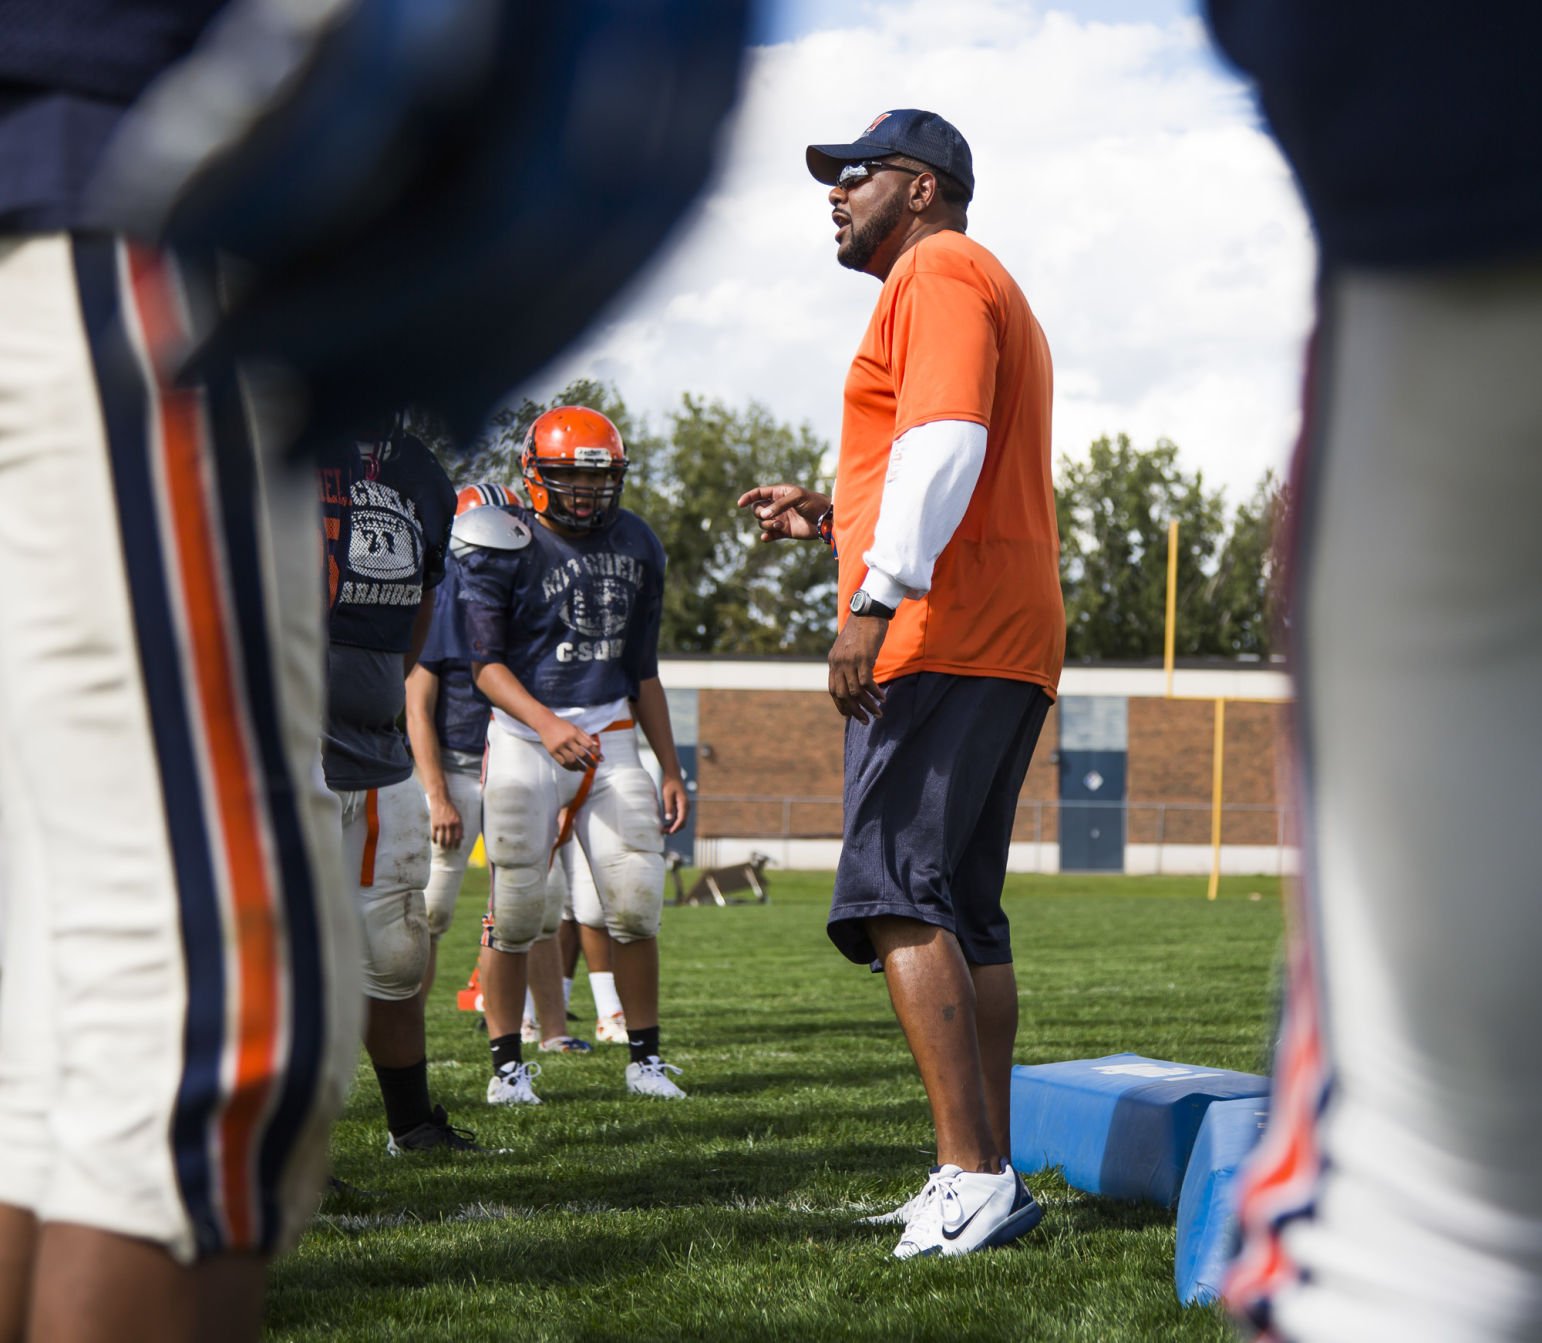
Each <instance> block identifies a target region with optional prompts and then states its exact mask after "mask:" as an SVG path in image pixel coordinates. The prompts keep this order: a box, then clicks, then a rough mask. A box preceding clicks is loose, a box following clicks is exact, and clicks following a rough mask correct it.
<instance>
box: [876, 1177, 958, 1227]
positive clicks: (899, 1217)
mask: <svg viewBox="0 0 1542 1343" xmlns="http://www.w3.org/2000/svg"><path fill="white" fill-rule="evenodd" d="M939 1169H940V1167H937V1166H933V1167H932V1173H931V1175H930V1176H929V1177H928V1178H927V1181H926V1183H925V1184H924V1185H922V1186H921V1192H920V1193H919V1194H916V1195H915V1196H914V1197H912V1198H907V1199H906V1200H905V1201H904V1202H903V1203H901V1204H900V1205H899V1207H897V1208H894V1209H892V1210H891V1211H889V1212H875V1213H874V1214H873V1215H872V1216H871V1217H859V1218H858V1219H857V1224H858V1225H859V1226H908V1225H909V1224H910V1223H911V1222H912V1221H913V1220H915V1218H916V1216H917V1215H918V1214H919V1213H920V1211H921V1208H922V1206H923V1205H924V1204H925V1202H926V1196H927V1193H928V1192H929V1191H930V1190H931V1187H932V1181H933V1180H934V1179H935V1178H936V1176H937V1172H938V1170H939Z"/></svg>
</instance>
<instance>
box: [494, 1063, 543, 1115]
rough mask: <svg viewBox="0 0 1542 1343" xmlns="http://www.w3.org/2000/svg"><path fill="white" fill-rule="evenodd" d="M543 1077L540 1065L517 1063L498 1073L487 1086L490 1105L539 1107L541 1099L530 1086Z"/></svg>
mask: <svg viewBox="0 0 1542 1343" xmlns="http://www.w3.org/2000/svg"><path fill="white" fill-rule="evenodd" d="M540 1075H541V1065H540V1064H539V1063H516V1064H515V1065H514V1066H513V1067H512V1068H505V1069H503V1070H502V1071H501V1072H496V1073H494V1074H493V1076H492V1080H491V1081H490V1082H489V1083H488V1084H487V1103H488V1104H489V1105H539V1104H540V1103H541V1098H540V1097H539V1096H537V1095H536V1094H535V1089H534V1088H533V1087H532V1086H531V1085H530V1084H531V1083H532V1082H533V1081H535V1079H536V1078H537V1077H539V1076H540Z"/></svg>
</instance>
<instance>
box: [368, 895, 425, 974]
mask: <svg viewBox="0 0 1542 1343" xmlns="http://www.w3.org/2000/svg"><path fill="white" fill-rule="evenodd" d="M361 913H362V915H363V919H364V994H365V996H366V997H368V998H380V999H382V1000H384V1001H386V1002H397V1001H399V1000H401V999H403V998H410V997H412V995H413V994H415V993H416V992H417V991H418V989H419V987H420V986H421V985H422V983H423V974H424V971H426V970H427V969H428V948H429V935H428V908H427V905H426V904H425V902H424V900H423V892H422V891H402V890H395V891H389V892H383V893H382V894H381V895H380V896H379V897H378V898H374V899H372V898H371V894H370V892H369V891H368V890H365V891H364V892H363V909H362V910H361Z"/></svg>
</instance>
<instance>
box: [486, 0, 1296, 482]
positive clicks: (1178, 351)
mask: <svg viewBox="0 0 1542 1343" xmlns="http://www.w3.org/2000/svg"><path fill="white" fill-rule="evenodd" d="M753 41H754V45H753V46H752V48H751V50H750V52H749V56H748V60H747V64H746V68H745V75H744V88H743V94H742V96H741V99H740V104H739V107H738V109H737V111H736V113H735V115H734V117H733V119H732V121H731V123H730V124H729V125H727V126H725V128H724V131H723V135H722V140H721V148H720V154H719V168H718V172H717V175H716V178H715V180H714V181H713V183H712V184H711V185H710V186H709V188H708V190H707V191H706V193H705V194H704V195H703V196H702V198H701V199H700V200H699V201H697V203H696V204H695V206H693V207H692V210H691V211H690V212H689V213H688V215H687V218H686V220H685V221H684V223H683V224H682V225H681V227H680V228H679V229H678V230H677V232H676V234H675V236H674V238H673V239H672V240H671V244H670V246H669V247H668V248H667V249H666V250H665V252H664V253H663V254H661V257H660V258H659V260H658V261H657V262H656V263H655V264H654V265H653V266H652V267H651V268H650V270H649V271H648V272H647V273H646V274H645V275H644V276H643V277H642V278H641V279H640V280H639V281H638V282H637V283H635V284H634V285H632V286H631V287H630V288H629V289H627V290H626V291H625V292H623V293H622V294H621V295H620V296H618V298H617V300H616V301H615V302H614V303H613V304H612V306H611V308H610V309H609V310H608V311H607V312H606V313H605V314H604V315H603V316H602V317H601V319H600V320H599V321H598V322H597V323H596V324H595V325H594V326H593V327H591V328H590V330H589V332H588V333H587V334H586V336H585V337H584V338H583V339H582V340H581V341H580V342H579V343H578V344H577V345H575V346H573V347H571V348H570V349H569V350H568V351H567V352H565V353H564V354H563V355H562V356H560V357H559V358H558V359H557V360H556V361H554V362H553V364H552V365H550V366H548V368H546V369H545V370H543V371H542V372H541V373H540V374H538V375H537V376H536V377H535V378H534V379H532V380H531V382H529V383H528V384H526V385H525V386H524V387H523V388H521V389H520V394H523V395H529V396H531V397H533V398H535V399H537V400H545V399H547V398H549V397H551V396H553V395H554V394H555V393H556V392H557V391H558V390H559V389H560V388H561V387H562V386H564V385H565V384H566V383H567V382H568V381H569V380H571V379H572V378H575V377H594V378H598V379H601V380H603V381H605V382H609V383H612V384H613V385H614V386H615V387H616V388H617V389H618V390H619V391H620V393H621V395H622V396H623V398H624V399H625V400H626V402H627V405H628V407H629V408H630V409H632V410H634V411H639V412H642V413H643V414H645V415H646V416H647V417H648V418H649V419H650V420H651V421H653V423H654V424H655V426H656V427H660V428H662V427H663V421H664V417H665V416H666V415H667V413H668V412H669V410H671V409H672V408H673V407H676V406H678V405H679V401H680V397H681V395H682V394H683V393H687V392H689V393H692V394H694V395H698V396H704V397H711V398H718V399H721V400H723V401H725V402H727V403H728V404H729V405H731V406H743V405H745V404H747V403H748V402H750V401H752V400H753V401H758V402H760V403H761V404H763V405H764V406H765V407H767V409H768V410H770V412H771V413H772V414H773V415H775V416H776V417H777V418H778V419H780V420H783V421H786V422H790V423H793V424H799V423H805V422H806V423H807V424H809V425H810V426H811V427H812V428H813V430H814V432H815V433H816V434H818V435H819V436H820V437H821V438H823V439H824V440H826V441H827V442H828V443H829V444H830V445H831V447H832V449H833V448H834V447H835V446H836V445H837V443H838V440H839V436H840V414H841V387H842V383H843V382H844V380H845V376H846V369H847V366H848V364H849V362H850V359H851V356H852V354H853V353H854V352H855V350H856V347H857V343H858V341H859V340H860V339H861V336H862V333H863V330H864V329H865V327H866V324H867V320H868V317H869V315H870V314H871V312H872V308H873V304H874V302H875V301H876V299H877V296H878V282H877V281H876V280H875V279H873V278H872V277H870V276H867V275H862V274H858V273H856V272H853V271H847V270H844V269H842V268H841V267H840V266H838V265H837V264H836V262H835V242H834V225H833V224H832V223H831V220H830V206H829V203H828V201H827V200H826V191H827V188H825V187H822V186H820V185H819V184H818V183H817V182H815V181H814V180H813V179H812V178H811V177H810V176H809V175H808V171H807V169H806V167H805V166H804V157H803V150H804V147H805V146H806V145H807V144H809V143H815V142H821V141H823V142H847V141H850V140H853V139H856V138H857V136H858V135H859V134H860V133H861V131H862V129H863V128H864V127H865V126H866V125H867V124H868V123H869V122H871V121H872V119H873V118H874V117H875V116H876V115H877V114H878V113H879V112H881V111H885V110H887V109H890V108H895V107H924V108H928V109H930V110H932V111H936V112H939V113H941V114H942V115H943V116H945V117H946V118H947V119H948V120H950V121H952V122H953V123H954V125H956V126H957V127H958V128H959V130H960V131H962V132H963V134H964V136H965V138H966V139H967V140H968V141H969V144H970V147H971V149H972V151H973V154H974V165H975V181H976V189H975V198H974V202H973V204H972V205H971V207H970V212H969V233H970V235H971V236H972V237H974V238H976V239H977V240H978V241H980V242H981V243H982V244H984V245H985V246H986V247H988V248H989V249H990V250H991V251H993V252H994V253H995V254H996V255H997V256H998V257H999V258H1000V259H1001V260H1002V261H1003V263H1005V265H1006V267H1007V269H1008V270H1009V271H1010V272H1011V273H1012V274H1013V276H1014V277H1015V278H1016V279H1017V281H1018V284H1019V285H1020V286H1021V287H1022V289H1023V292H1024V293H1025V294H1026V295H1027V297H1028V301H1029V304H1030V306H1031V307H1032V308H1033V310H1034V312H1035V314H1036V315H1037V317H1038V319H1039V321H1040V323H1041V325H1042V326H1043V327H1044V330H1045V332H1046V334H1047V336H1048V338H1049V342H1050V348H1051V351H1052V354H1053V357H1054V363H1055V403H1054V450H1055V455H1056V459H1057V461H1058V459H1059V458H1060V457H1061V456H1062V455H1069V456H1071V457H1082V456H1084V455H1085V453H1086V450H1087V446H1088V444H1090V443H1091V442H1092V440H1093V439H1095V438H1096V437H1098V436H1099V435H1102V434H1109V435H1113V434H1117V433H1121V432H1123V433H1127V434H1129V435H1130V437H1131V439H1132V440H1133V441H1134V442H1135V443H1136V444H1137V445H1138V446H1150V445H1151V444H1152V443H1154V442H1155V441H1156V439H1157V438H1159V437H1166V438H1170V439H1172V440H1173V441H1174V442H1176V443H1177V444H1178V445H1179V449H1180V455H1179V461H1180V463H1181V465H1182V466H1183V468H1184V469H1185V470H1187V471H1191V472H1192V471H1199V472H1201V473H1202V475H1203V477H1204V480H1205V482H1206V484H1207V485H1209V486H1211V487H1212V488H1222V489H1224V490H1225V491H1226V495H1227V498H1228V500H1229V501H1230V502H1231V503H1237V502H1240V501H1241V500H1243V499H1244V498H1246V497H1247V496H1248V495H1249V494H1250V493H1251V492H1252V489H1253V487H1254V486H1255V484H1256V483H1257V482H1258V480H1259V479H1260V477H1261V476H1262V475H1263V473H1264V472H1265V471H1266V470H1274V471H1275V472H1276V473H1277V474H1278V473H1280V472H1281V471H1282V470H1283V468H1284V466H1285V464H1286V462H1287V460H1288V456H1289V452H1290V447H1291V444H1292V441H1293V438H1294V435H1295V433H1296V429H1297V426H1298V423H1299V411H1298V402H1299V390H1300V364H1301V354H1302V348H1303V344H1304V341H1305V337H1306V333H1307V330H1308V327H1309V324H1310V321H1311V312H1312V304H1311V291H1312V272H1313V259H1312V258H1313V252H1312V242H1311V235H1310V231H1309V229H1308V226H1307V223H1306V219H1305V216H1304V214H1303V212H1302V210H1301V207H1300V205H1299V202H1298V200H1297V197H1296V193H1295V190H1294V187H1293V185H1292V183H1291V180H1290V175H1289V172H1288V170H1287V168H1286V166H1285V164H1284V162H1283V160H1282V159H1281V157H1280V155H1279V153H1278V151H1277V150H1276V149H1275V147H1274V145H1273V143H1272V142H1271V141H1270V140H1269V138H1268V137H1267V135H1266V134H1265V133H1264V132H1263V130H1262V129H1261V127H1260V125H1259V122H1258V118H1257V114H1256V111H1255V109H1254V105H1253V102H1252V100H1251V97H1250V95H1249V93H1248V90H1247V88H1246V86H1245V85H1244V84H1243V83H1242V82H1241V81H1240V80H1239V79H1238V78H1237V77H1236V76H1235V75H1234V74H1233V73H1232V72H1231V71H1230V70H1229V69H1228V68H1226V67H1225V66H1223V65H1222V63H1221V62H1220V61H1219V60H1218V58H1217V57H1216V56H1215V54H1214V53H1213V51H1212V50H1211V48H1210V45H1209V42H1208V39H1207V36H1206V33H1205V30H1204V27H1203V24H1202V22H1201V20H1200V18H1199V17H1198V15H1197V13H1196V11H1195V9H1194V7H1193V5H1192V4H1191V3H1188V2H1187V0H949V2H948V3H947V4H940V3H938V0H763V3H762V5H761V9H760V11H759V13H758V15H757V19H756V23H755V29H754V34H753ZM516 399H517V398H516Z"/></svg>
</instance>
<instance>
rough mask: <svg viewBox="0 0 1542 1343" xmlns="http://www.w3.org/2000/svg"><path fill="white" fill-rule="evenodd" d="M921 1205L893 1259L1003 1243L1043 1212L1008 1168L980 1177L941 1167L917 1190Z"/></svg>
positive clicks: (1030, 1225) (1032, 1224)
mask: <svg viewBox="0 0 1542 1343" xmlns="http://www.w3.org/2000/svg"><path fill="white" fill-rule="evenodd" d="M921 1197H922V1205H921V1207H920V1209H919V1210H918V1211H917V1213H916V1215H915V1216H914V1217H913V1218H912V1219H911V1221H910V1223H909V1224H908V1225H907V1226H906V1227H905V1234H904V1235H903V1236H901V1237H900V1242H899V1244H898V1245H896V1246H895V1247H894V1257H895V1258H896V1259H914V1258H918V1257H920V1256H923V1255H927V1256H931V1255H956V1254H970V1253H972V1252H973V1251H975V1250H986V1249H990V1248H991V1247H993V1246H996V1245H1006V1244H1007V1243H1009V1242H1010V1241H1014V1240H1016V1239H1017V1238H1018V1237H1019V1236H1021V1235H1022V1234H1023V1233H1024V1232H1026V1231H1031V1230H1032V1229H1033V1228H1034V1227H1036V1226H1037V1225H1038V1224H1039V1219H1040V1218H1041V1217H1043V1216H1044V1209H1043V1208H1041V1207H1040V1206H1039V1205H1038V1204H1037V1203H1036V1202H1034V1198H1033V1195H1032V1194H1030V1193H1029V1192H1028V1186H1027V1185H1025V1184H1024V1183H1023V1181H1022V1177H1021V1176H1020V1175H1018V1173H1017V1172H1016V1171H1015V1170H1013V1169H1012V1168H1011V1167H1010V1166H1009V1167H1008V1168H1007V1169H1006V1170H1004V1171H1002V1172H1001V1173H1000V1174H999V1175H984V1174H980V1173H978V1172H975V1171H965V1170H960V1169H959V1168H958V1167H957V1166H951V1165H950V1166H943V1167H941V1168H940V1169H939V1170H938V1171H937V1173H936V1174H935V1175H933V1176H932V1178H931V1179H930V1180H929V1181H928V1182H927V1186H926V1188H925V1189H924V1190H922V1191H921Z"/></svg>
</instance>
